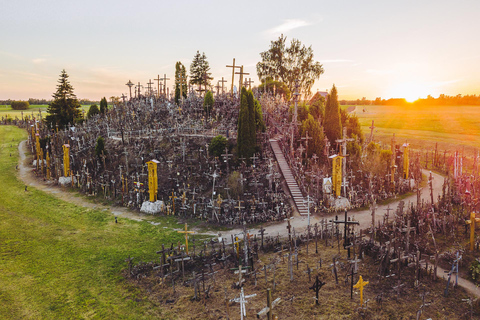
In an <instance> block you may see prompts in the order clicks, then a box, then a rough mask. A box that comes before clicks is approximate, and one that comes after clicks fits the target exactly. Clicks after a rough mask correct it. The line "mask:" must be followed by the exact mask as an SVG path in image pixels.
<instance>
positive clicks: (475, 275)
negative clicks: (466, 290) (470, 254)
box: [470, 259, 480, 283]
mask: <svg viewBox="0 0 480 320" xmlns="http://www.w3.org/2000/svg"><path fill="white" fill-rule="evenodd" d="M470 275H471V277H472V279H473V280H474V281H475V282H477V283H478V282H480V260H478V259H475V260H474V261H473V262H472V264H471V265H470Z"/></svg>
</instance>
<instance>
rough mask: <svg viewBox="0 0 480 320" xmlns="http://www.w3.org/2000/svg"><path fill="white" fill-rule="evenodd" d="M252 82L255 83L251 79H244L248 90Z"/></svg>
mask: <svg viewBox="0 0 480 320" xmlns="http://www.w3.org/2000/svg"><path fill="white" fill-rule="evenodd" d="M254 82H255V81H253V80H252V78H248V80H247V79H245V85H247V86H248V89H252V83H254Z"/></svg>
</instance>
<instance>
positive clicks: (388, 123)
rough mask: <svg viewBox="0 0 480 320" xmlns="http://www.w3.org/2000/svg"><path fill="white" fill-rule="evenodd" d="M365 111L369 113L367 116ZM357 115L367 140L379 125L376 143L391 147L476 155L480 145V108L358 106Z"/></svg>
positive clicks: (376, 131)
mask: <svg viewBox="0 0 480 320" xmlns="http://www.w3.org/2000/svg"><path fill="white" fill-rule="evenodd" d="M363 109H365V112H363ZM356 114H357V116H358V118H359V121H360V124H361V125H362V130H363V132H364V133H365V136H366V137H367V138H368V137H369V136H370V129H369V127H370V126H371V125H372V120H374V121H375V127H376V129H375V132H374V136H375V137H374V138H375V140H381V141H384V142H387V143H390V139H391V137H392V134H393V133H395V136H396V137H397V143H403V142H405V141H408V142H409V143H410V144H411V145H412V147H413V148H415V149H420V148H421V149H426V148H431V147H435V143H438V147H439V150H440V151H443V150H445V149H447V150H448V149H450V150H458V151H461V150H462V149H463V148H465V151H466V152H467V153H472V152H473V149H474V148H478V146H479V145H480V122H479V119H480V107H478V106H435V107H420V108H417V107H413V106H407V107H405V106H402V107H400V106H358V107H357V110H356Z"/></svg>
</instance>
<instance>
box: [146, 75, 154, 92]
mask: <svg viewBox="0 0 480 320" xmlns="http://www.w3.org/2000/svg"><path fill="white" fill-rule="evenodd" d="M152 84H153V82H152V79H149V80H148V82H147V85H148V87H147V89H148V94H149V95H151V94H152V90H153V88H152Z"/></svg>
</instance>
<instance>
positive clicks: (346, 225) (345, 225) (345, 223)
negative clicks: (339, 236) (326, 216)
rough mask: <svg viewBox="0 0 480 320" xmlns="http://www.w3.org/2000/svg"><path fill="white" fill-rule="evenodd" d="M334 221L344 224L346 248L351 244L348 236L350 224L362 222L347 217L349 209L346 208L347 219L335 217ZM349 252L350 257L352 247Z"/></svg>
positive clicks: (344, 244) (344, 243) (344, 245)
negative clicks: (342, 219)
mask: <svg viewBox="0 0 480 320" xmlns="http://www.w3.org/2000/svg"><path fill="white" fill-rule="evenodd" d="M333 223H336V224H342V223H343V224H344V231H343V247H344V248H345V249H346V248H347V247H348V246H350V244H351V243H350V241H349V240H350V239H349V238H348V229H349V225H350V224H360V223H359V222H358V221H351V220H348V219H347V210H345V220H344V221H341V220H337V219H335V220H334V221H333ZM348 253H349V258H350V248H348Z"/></svg>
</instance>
